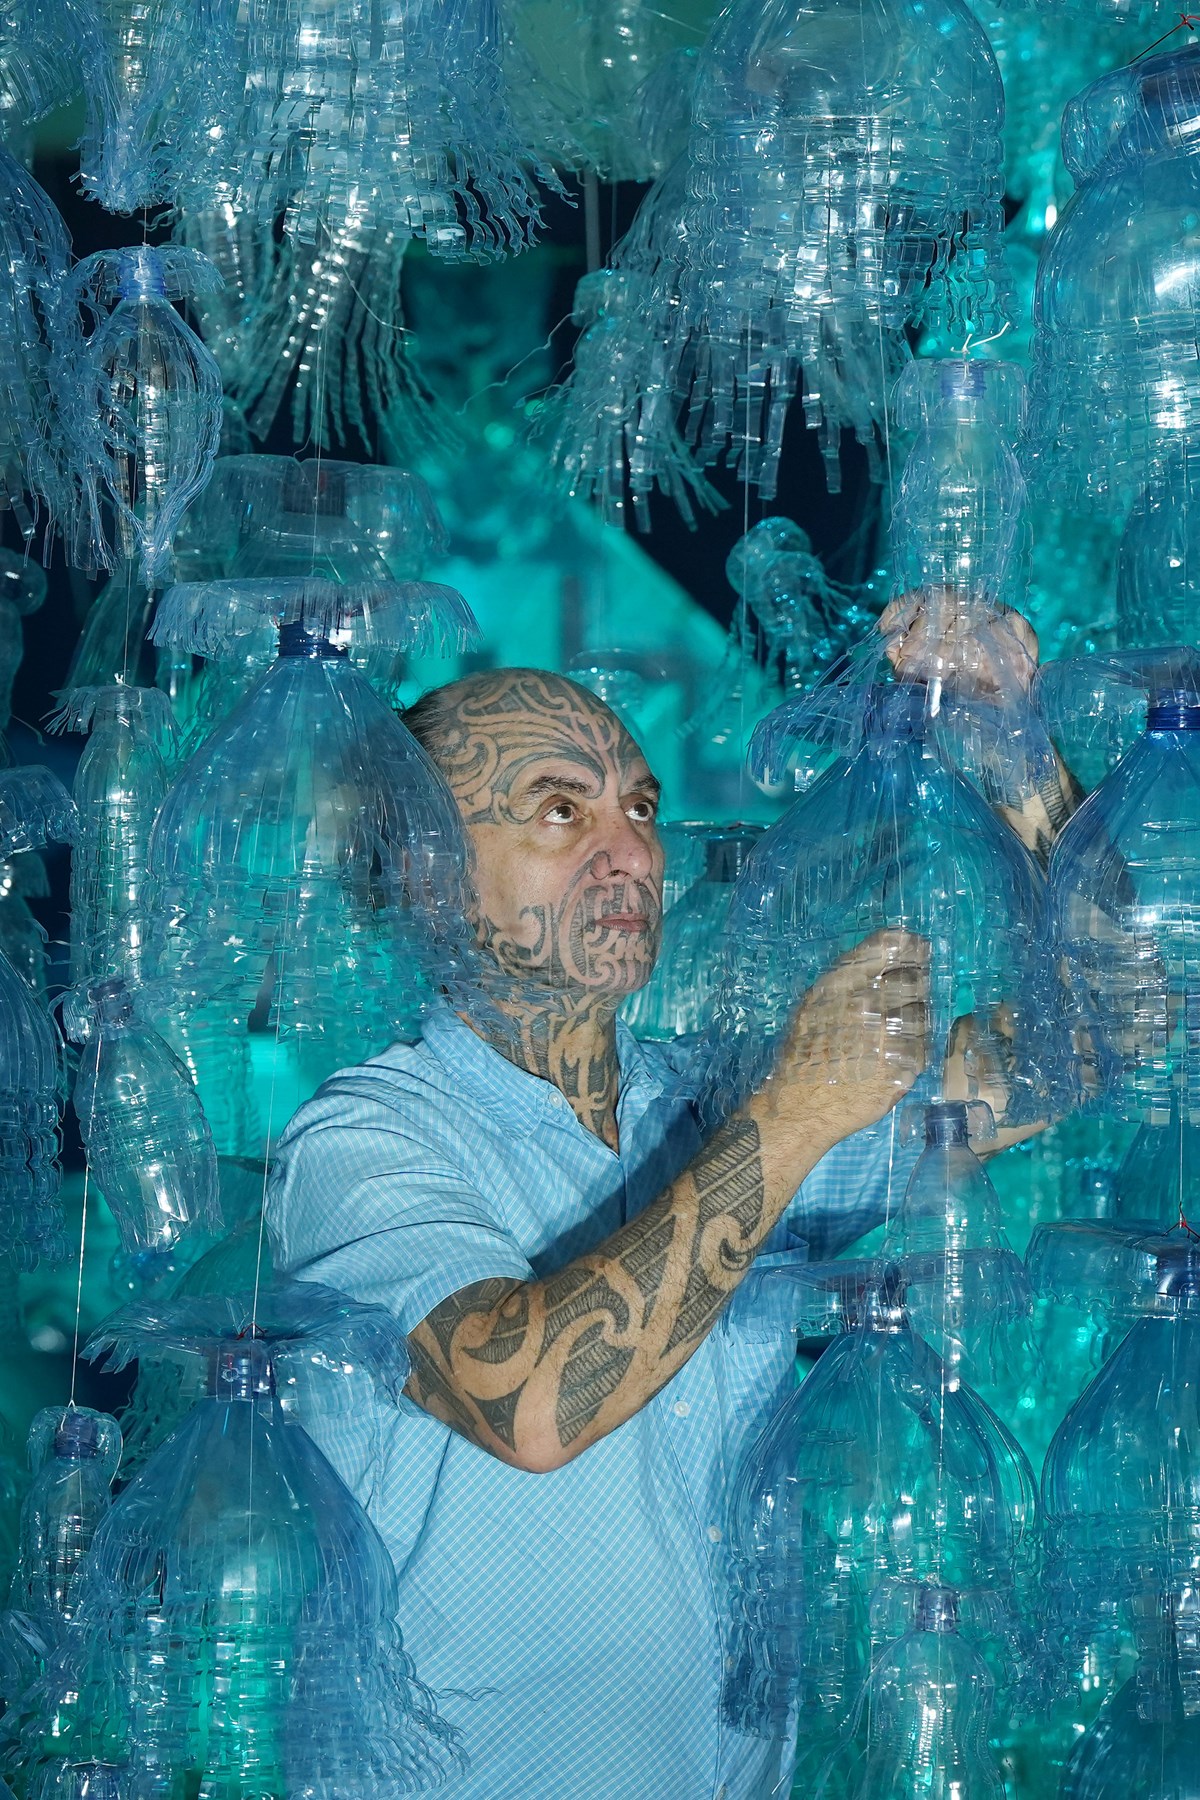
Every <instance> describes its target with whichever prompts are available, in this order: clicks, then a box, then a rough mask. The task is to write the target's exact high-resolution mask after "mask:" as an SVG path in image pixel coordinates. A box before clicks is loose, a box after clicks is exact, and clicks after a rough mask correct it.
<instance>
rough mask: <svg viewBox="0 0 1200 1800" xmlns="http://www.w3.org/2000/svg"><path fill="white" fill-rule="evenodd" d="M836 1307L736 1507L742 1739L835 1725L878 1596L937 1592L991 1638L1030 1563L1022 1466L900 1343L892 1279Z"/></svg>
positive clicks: (751, 1464) (992, 1428) (736, 1649)
mask: <svg viewBox="0 0 1200 1800" xmlns="http://www.w3.org/2000/svg"><path fill="white" fill-rule="evenodd" d="M832 1267H833V1265H831V1268H832ZM852 1267H853V1266H852V1265H850V1266H848V1268H847V1275H846V1279H847V1280H849V1279H850V1276H851V1273H852ZM844 1304H845V1311H844V1323H845V1326H846V1329H845V1331H844V1333H843V1335H842V1336H840V1337H838V1338H837V1339H836V1340H835V1341H834V1343H833V1344H832V1345H830V1347H829V1348H828V1349H827V1350H825V1352H824V1353H823V1354H822V1355H821V1357H820V1358H819V1360H818V1361H817V1363H816V1365H815V1367H814V1368H813V1369H812V1371H811V1372H810V1373H809V1375H808V1376H807V1377H806V1379H805V1380H804V1381H803V1382H802V1383H801V1385H800V1386H799V1387H798V1388H797V1389H796V1391H795V1393H794V1394H792V1395H791V1396H790V1397H789V1398H788V1399H787V1400H786V1401H785V1402H784V1403H783V1405H782V1406H781V1407H780V1409H779V1411H778V1412H777V1413H776V1415H775V1418H774V1419H773V1420H772V1422H771V1424H770V1425H769V1426H768V1427H767V1430H766V1431H765V1432H764V1434H763V1436H762V1438H761V1439H760V1440H759V1443H758V1444H757V1445H756V1446H755V1448H754V1450H753V1452H752V1453H751V1455H749V1456H748V1457H747V1458H746V1460H745V1463H744V1467H743V1471H742V1473H741V1475H740V1477H739V1479H738V1483H737V1487H736V1489H735V1492H734V1495H733V1498H732V1503H731V1519H730V1580H731V1600H730V1605H731V1611H732V1616H733V1631H732V1637H731V1646H730V1658H731V1660H730V1665H729V1668H730V1672H729V1674H728V1676H727V1680H726V1687H725V1702H724V1704H725V1709H726V1712H727V1714H728V1716H729V1717H730V1718H731V1719H732V1720H733V1721H734V1722H735V1723H736V1724H737V1725H738V1726H739V1727H740V1728H741V1729H743V1730H750V1731H758V1732H767V1733H770V1734H773V1735H778V1736H781V1737H782V1735H783V1732H784V1724H785V1721H786V1718H787V1715H788V1710H789V1708H790V1707H791V1706H792V1705H794V1704H798V1705H799V1707H800V1710H801V1716H802V1718H803V1717H804V1716H805V1714H806V1710H807V1712H808V1714H810V1715H811V1716H812V1718H814V1719H816V1718H818V1717H820V1716H822V1715H824V1716H825V1717H826V1718H828V1717H830V1716H832V1717H840V1718H845V1717H846V1716H847V1715H848V1712H849V1709H850V1707H851V1706H852V1704H853V1702H854V1700H855V1698H856V1696H857V1693H858V1691H859V1686H860V1684H861V1680H862V1678H863V1677H865V1675H866V1672H867V1669H868V1666H869V1661H870V1645H871V1625H870V1609H871V1606H872V1605H873V1604H877V1603H878V1601H879V1599H880V1598H881V1596H885V1595H888V1594H890V1595H892V1596H894V1597H896V1598H898V1599H899V1601H900V1602H901V1603H902V1602H903V1599H904V1596H906V1595H908V1596H911V1595H912V1594H913V1593H914V1592H915V1591H916V1590H917V1589H918V1588H919V1587H920V1586H921V1585H922V1584H923V1583H928V1582H933V1583H938V1584H947V1585H950V1586H953V1587H955V1588H957V1589H959V1590H960V1591H961V1592H962V1593H964V1594H965V1593H967V1592H969V1593H970V1595H971V1596H972V1604H978V1605H979V1607H980V1608H981V1609H982V1612H983V1614H984V1616H985V1617H986V1616H990V1620H991V1626H992V1629H993V1631H994V1632H998V1633H999V1634H1000V1635H1001V1636H1002V1635H1003V1634H1004V1632H1005V1631H1006V1630H1007V1629H1008V1628H1009V1624H1008V1621H1009V1620H1010V1619H1011V1612H1012V1607H1013V1602H1014V1593H1015V1584H1016V1581H1017V1577H1018V1573H1019V1572H1020V1571H1021V1570H1022V1569H1023V1567H1024V1565H1025V1562H1026V1561H1027V1559H1028V1556H1029V1552H1030V1549H1031V1544H1032V1530H1033V1525H1034V1514H1035V1494H1034V1482H1033V1475H1032V1471H1031V1470H1030V1468H1029V1465H1028V1463H1027V1461H1026V1459H1025V1457H1024V1454H1023V1452H1022V1451H1021V1450H1020V1449H1018V1447H1017V1445H1016V1443H1015V1442H1014V1440H1013V1439H1012V1438H1011V1436H1010V1435H1009V1433H1008V1432H1007V1431H1006V1430H1005V1428H1004V1426H1003V1425H1002V1424H1001V1423H1000V1421H999V1420H998V1419H997V1418H996V1417H995V1415H994V1414H993V1413H991V1412H990V1411H989V1410H988V1408H987V1407H986V1406H985V1405H984V1403H983V1402H982V1401H981V1400H980V1399H979V1398H978V1396H977V1395H976V1394H974V1393H973V1392H972V1390H971V1389H970V1388H969V1387H968V1386H967V1385H966V1383H962V1382H960V1383H957V1384H955V1383H954V1382H953V1381H952V1380H951V1379H950V1377H949V1375H948V1373H947V1371H946V1369H945V1367H944V1365H943V1364H942V1362H941V1359H940V1358H939V1357H938V1356H937V1355H936V1354H935V1352H934V1351H933V1350H931V1349H930V1347H929V1345H928V1344H926V1343H925V1342H924V1341H923V1339H921V1338H920V1337H918V1336H917V1335H916V1334H915V1333H914V1332H913V1330H912V1328H911V1326H910V1323H909V1320H908V1316H907V1313H906V1311H905V1299H904V1289H903V1285H902V1282H901V1281H900V1279H899V1277H898V1274H897V1272H896V1271H894V1270H892V1271H888V1272H886V1273H885V1274H884V1275H883V1278H882V1279H881V1278H880V1276H879V1274H878V1273H876V1274H875V1275H874V1276H873V1277H871V1278H868V1280H867V1282H866V1284H865V1287H864V1289H863V1291H862V1292H861V1293H860V1295H859V1296H858V1298H854V1297H853V1295H849V1296H848V1297H847V1299H846V1301H845V1303H844Z"/></svg>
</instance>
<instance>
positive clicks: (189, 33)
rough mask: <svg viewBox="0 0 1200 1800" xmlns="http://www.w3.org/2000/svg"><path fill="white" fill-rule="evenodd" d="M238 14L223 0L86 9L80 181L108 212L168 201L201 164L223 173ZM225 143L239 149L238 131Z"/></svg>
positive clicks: (113, 2) (119, 1)
mask: <svg viewBox="0 0 1200 1800" xmlns="http://www.w3.org/2000/svg"><path fill="white" fill-rule="evenodd" d="M236 17H237V14H236V10H235V9H231V8H229V7H226V6H224V5H222V4H220V0H198V4H194V5H193V4H188V3H187V0H148V4H146V5H140V6H139V5H133V4H131V0H99V3H98V4H94V5H93V6H91V7H89V8H88V19H89V26H90V30H89V34H88V37H87V39H86V40H85V44H84V46H83V48H82V54H83V58H84V61H83V78H84V79H83V85H84V93H85V97H86V100H87V125H86V129H85V131H84V135H83V142H82V144H81V146H80V162H81V170H80V185H81V187H82V188H83V191H84V193H85V194H87V195H88V196H89V197H90V198H91V199H94V200H99V201H100V203H101V205H102V206H104V207H105V208H106V209H107V210H108V211H109V212H113V213H133V212H139V211H141V210H143V209H145V208H155V207H160V206H172V205H174V204H175V203H176V201H177V200H178V198H179V191H180V187H181V184H183V183H184V182H185V181H187V182H188V183H189V185H194V184H195V183H196V182H197V181H199V180H201V179H203V177H202V175H201V170H203V172H204V175H206V176H208V178H209V179H210V180H211V179H216V178H217V171H218V170H219V169H220V167H221V163H222V161H223V160H224V159H223V158H222V156H221V154H220V153H221V150H222V149H223V148H224V146H225V145H226V141H227V135H231V134H229V133H228V126H229V107H230V104H231V101H232V99H233V90H234V82H235V71H234V66H233V61H234V55H235V49H234V32H233V26H234V20H235V19H236ZM222 128H223V129H222ZM214 139H215V141H214ZM228 151H229V154H230V155H236V152H237V143H236V138H234V140H233V142H232V143H230V144H229V145H228ZM197 161H199V164H200V168H199V169H198V168H197ZM210 164H211V165H213V166H212V168H211V170H210Z"/></svg>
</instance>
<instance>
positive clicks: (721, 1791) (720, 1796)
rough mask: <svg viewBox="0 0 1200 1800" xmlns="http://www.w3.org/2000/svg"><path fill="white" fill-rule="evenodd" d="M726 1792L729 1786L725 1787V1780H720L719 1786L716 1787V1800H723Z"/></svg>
mask: <svg viewBox="0 0 1200 1800" xmlns="http://www.w3.org/2000/svg"><path fill="white" fill-rule="evenodd" d="M728 1792H729V1788H728V1787H727V1785H726V1784H725V1782H722V1783H721V1785H720V1787H719V1788H718V1789H717V1794H716V1800H725V1796H726V1794H727V1793H728Z"/></svg>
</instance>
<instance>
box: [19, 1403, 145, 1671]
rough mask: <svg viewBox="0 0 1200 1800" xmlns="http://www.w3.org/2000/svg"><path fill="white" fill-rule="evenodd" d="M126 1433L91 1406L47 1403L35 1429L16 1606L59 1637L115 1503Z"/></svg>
mask: <svg viewBox="0 0 1200 1800" xmlns="http://www.w3.org/2000/svg"><path fill="white" fill-rule="evenodd" d="M120 1459H121V1432H120V1429H119V1427H118V1425H117V1422H116V1420H115V1419H112V1418H110V1417H109V1416H108V1414H107V1413H98V1412H93V1411H92V1410H91V1409H90V1408H89V1407H86V1406H69V1407H67V1408H66V1409H65V1410H64V1409H63V1408H62V1407H61V1406H50V1407H44V1408H43V1409H42V1411H41V1412H40V1413H38V1415H37V1417H36V1418H35V1419H34V1421H33V1424H32V1425H31V1426H30V1428H29V1466H30V1468H31V1469H32V1471H33V1483H32V1486H31V1487H30V1489H29V1492H28V1493H27V1494H26V1496H25V1499H24V1501H23V1502H22V1505H21V1529H20V1552H19V1556H18V1561H17V1570H16V1574H15V1576H14V1577H13V1586H12V1593H11V1596H10V1602H9V1603H10V1605H12V1606H15V1607H16V1608H17V1609H18V1610H19V1611H20V1612H23V1613H27V1614H28V1615H29V1616H30V1617H31V1618H32V1619H34V1621H35V1622H36V1623H37V1624H38V1625H39V1626H40V1627H41V1628H42V1629H43V1631H45V1632H46V1633H47V1635H48V1637H49V1639H50V1641H53V1639H54V1637H55V1636H57V1635H58V1634H59V1633H60V1632H61V1629H62V1626H63V1625H64V1624H69V1623H70V1621H71V1619H72V1617H73V1616H74V1612H75V1599H76V1593H77V1585H76V1572H77V1570H78V1568H79V1565H80V1563H81V1562H82V1561H83V1559H84V1557H85V1556H86V1555H87V1553H88V1550H89V1548H90V1546H91V1542H92V1537H93V1535H94V1534H95V1530H96V1527H97V1525H98V1524H99V1523H100V1521H101V1519H102V1518H103V1517H104V1515H105V1513H106V1512H107V1511H108V1509H109V1507H110V1505H111V1504H112V1493H111V1488H112V1481H113V1477H114V1476H115V1474H116V1472H117V1464H118V1463H119V1462H120Z"/></svg>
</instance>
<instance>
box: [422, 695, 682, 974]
mask: <svg viewBox="0 0 1200 1800" xmlns="http://www.w3.org/2000/svg"><path fill="white" fill-rule="evenodd" d="M454 716H455V724H454V729H453V731H452V732H451V733H450V735H449V738H448V741H440V742H439V747H438V748H439V754H438V761H439V763H440V765H441V767H442V770H443V773H444V774H445V776H446V778H447V780H448V781H449V783H450V786H451V788H452V789H453V792H454V797H455V799H456V800H457V801H458V805H459V808H460V810H461V812H462V815H463V818H464V820H465V821H466V824H467V827H468V830H469V832H470V835H471V840H472V844H473V846H474V852H475V869H474V884H475V890H476V894H477V896H478V901H479V915H480V916H479V921H478V929H479V934H480V938H481V940H482V941H483V943H484V944H485V945H486V946H487V948H488V949H489V950H490V951H491V953H492V955H493V956H494V957H495V959H496V961H497V962H498V963H499V965H500V967H501V968H502V969H503V970H504V971H505V972H506V973H507V974H510V975H513V976H516V977H519V978H522V979H525V980H531V981H533V982H535V983H536V984H537V985H538V986H541V987H547V988H557V989H565V990H568V991H570V992H572V993H575V994H577V995H580V996H583V995H585V994H597V995H600V994H610V995H618V996H619V995H621V994H628V993H632V992H633V991H634V990H635V989H637V988H640V987H642V986H644V984H645V983H646V982H647V981H648V980H649V979H650V974H651V971H652V970H653V967H654V960H655V957H656V956H657V954H658V946H659V938H660V933H661V924H662V872H663V854H662V846H661V844H660V843H659V839H658V831H657V829H656V826H655V818H656V815H657V810H658V794H659V787H658V782H657V781H656V780H655V779H654V776H653V775H652V774H651V773H650V770H649V768H648V767H647V764H646V759H645V757H644V756H643V755H642V753H641V751H640V750H639V749H638V747H637V745H636V744H635V743H634V741H633V739H632V738H631V737H630V736H629V734H628V732H627V731H626V730H625V729H624V727H623V726H622V725H621V724H620V722H619V721H618V720H617V719H616V718H615V717H614V716H613V714H612V713H611V712H609V710H608V708H607V707H606V706H604V705H602V703H601V702H600V701H598V700H594V699H593V698H592V697H591V695H589V694H587V693H586V692H584V691H583V690H582V689H580V688H577V687H576V686H575V685H574V683H572V682H569V681H565V680H563V679H562V678H561V677H560V676H555V675H549V674H545V675H543V674H541V673H534V672H530V671H526V670H522V671H518V672H513V671H503V670H501V671H498V672H497V674H496V676H495V677H494V678H493V679H491V680H488V681H484V682H478V681H472V682H470V683H469V684H467V685H466V686H465V688H464V694H463V697H462V700H461V702H460V703H459V705H458V706H457V707H456V708H455V715H454Z"/></svg>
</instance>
